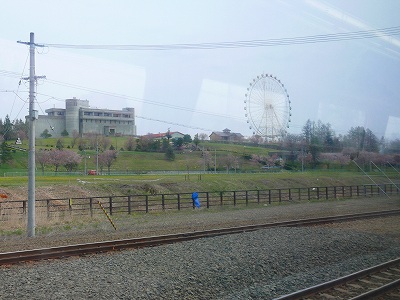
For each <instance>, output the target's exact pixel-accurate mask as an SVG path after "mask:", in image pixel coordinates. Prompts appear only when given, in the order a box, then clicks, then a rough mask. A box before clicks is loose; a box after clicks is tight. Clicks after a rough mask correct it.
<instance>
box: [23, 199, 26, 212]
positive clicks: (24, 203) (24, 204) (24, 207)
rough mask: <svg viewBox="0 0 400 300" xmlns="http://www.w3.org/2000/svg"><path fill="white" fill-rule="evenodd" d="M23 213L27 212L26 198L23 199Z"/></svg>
mask: <svg viewBox="0 0 400 300" xmlns="http://www.w3.org/2000/svg"><path fill="white" fill-rule="evenodd" d="M22 213H23V214H24V215H25V214H26V200H24V201H22Z"/></svg>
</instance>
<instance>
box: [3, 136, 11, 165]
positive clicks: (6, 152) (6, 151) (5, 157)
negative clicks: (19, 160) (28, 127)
mask: <svg viewBox="0 0 400 300" xmlns="http://www.w3.org/2000/svg"><path fill="white" fill-rule="evenodd" d="M0 154H1V157H0V159H1V163H2V164H5V163H6V162H8V161H10V160H12V154H11V149H10V147H9V146H8V145H7V143H6V141H3V143H2V144H1V147H0Z"/></svg>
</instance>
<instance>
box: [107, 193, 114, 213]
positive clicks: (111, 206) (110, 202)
mask: <svg viewBox="0 0 400 300" xmlns="http://www.w3.org/2000/svg"><path fill="white" fill-rule="evenodd" d="M108 202H109V207H110V215H112V212H113V205H112V197H108Z"/></svg>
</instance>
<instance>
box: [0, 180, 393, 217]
mask: <svg viewBox="0 0 400 300" xmlns="http://www.w3.org/2000/svg"><path fill="white" fill-rule="evenodd" d="M394 194H400V189H399V188H398V185H396V184H381V185H355V186H328V187H305V188H284V189H266V190H243V191H220V192H198V196H199V199H200V203H201V206H202V207H206V208H211V207H216V206H247V205H250V204H255V205H256V204H261V205H263V204H273V203H281V202H290V201H309V200H329V199H338V198H356V197H371V196H377V195H386V196H389V197H390V195H394ZM27 202H28V201H27V200H7V201H2V202H0V221H3V220H10V218H18V217H20V218H21V217H24V216H25V215H26V214H27ZM99 204H101V205H102V206H103V207H104V208H105V209H106V211H107V212H108V213H109V214H110V215H113V214H116V213H125V214H132V213H149V212H154V211H165V210H183V209H194V208H195V206H194V203H193V201H192V194H191V193H177V194H154V195H151V194H146V195H127V196H108V197H90V198H60V199H36V213H39V214H41V215H45V216H47V218H52V217H56V216H67V215H69V216H77V215H87V216H93V215H94V214H99V213H102V209H101V207H100V205H99Z"/></svg>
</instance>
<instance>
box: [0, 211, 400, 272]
mask: <svg viewBox="0 0 400 300" xmlns="http://www.w3.org/2000/svg"><path fill="white" fill-rule="evenodd" d="M399 214H400V209H397V210H387V211H375V212H368V213H359V214H349V215H340V216H330V217H320V218H310V219H298V220H290V221H282V222H273V223H265V224H256V225H244V226H239V227H229V228H220V229H211V230H204V231H194V232H184V233H175V234H168V235H160V236H150V237H139V238H132V239H121V240H112V241H103V242H95V243H85V244H75V245H66V246H59V247H50V248H41V249H32V250H22V251H15V252H3V253H0V265H5V264H16V263H20V262H26V261H36V260H45V259H54V258H64V257H70V256H78V255H86V254H94V253H100V252H108V251H115V250H123V249H137V248H143V247H153V246H158V245H163V244H170V243H176V242H182V241H188V240H193V239H199V238H205V237H215V236H221V235H227V234H235V233H243V232H250V231H255V230H259V229H263V228H272V227H295V226H311V225H320V224H326V223H336V222H345V221H354V220H360V219H367V218H378V217H386V216H393V215H399Z"/></svg>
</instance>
